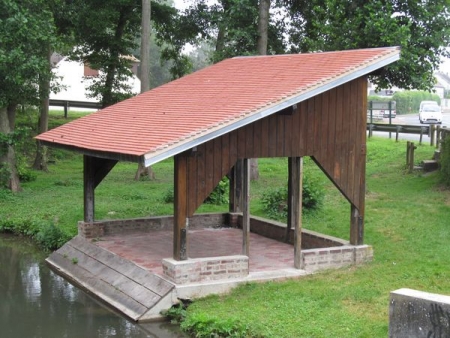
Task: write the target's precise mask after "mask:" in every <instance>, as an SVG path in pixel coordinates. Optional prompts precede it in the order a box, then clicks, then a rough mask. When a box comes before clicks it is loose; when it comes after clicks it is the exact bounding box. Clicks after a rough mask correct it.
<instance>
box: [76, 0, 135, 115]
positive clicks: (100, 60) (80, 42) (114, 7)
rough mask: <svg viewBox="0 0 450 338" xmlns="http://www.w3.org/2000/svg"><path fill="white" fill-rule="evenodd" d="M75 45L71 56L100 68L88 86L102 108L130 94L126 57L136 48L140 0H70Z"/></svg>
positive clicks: (128, 60)
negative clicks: (98, 74)
mask: <svg viewBox="0 0 450 338" xmlns="http://www.w3.org/2000/svg"><path fill="white" fill-rule="evenodd" d="M72 7H73V8H74V10H73V13H74V17H73V23H74V26H75V27H76V29H75V33H74V34H75V43H76V48H75V49H74V51H73V52H72V55H71V58H72V59H74V60H77V61H80V62H84V63H88V64H89V66H90V67H91V68H93V69H98V70H100V71H101V72H100V76H99V77H96V78H94V79H92V80H93V83H92V85H90V87H89V89H90V91H91V96H92V97H95V98H98V99H100V101H101V102H102V105H103V107H107V106H110V105H112V104H114V103H116V102H119V101H122V100H124V99H126V98H128V97H130V96H131V95H132V93H131V88H130V86H129V85H127V84H126V80H127V79H128V78H129V77H130V76H132V71H131V67H130V66H131V63H130V59H129V58H127V57H126V56H128V55H129V53H130V52H131V51H132V50H133V49H134V48H136V37H137V36H139V33H140V28H141V15H140V12H141V2H140V0H110V1H106V2H105V1H102V0H90V1H86V0H73V2H72Z"/></svg>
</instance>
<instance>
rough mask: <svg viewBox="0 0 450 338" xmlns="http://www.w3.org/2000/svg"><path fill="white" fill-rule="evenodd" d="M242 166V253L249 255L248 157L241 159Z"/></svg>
mask: <svg viewBox="0 0 450 338" xmlns="http://www.w3.org/2000/svg"><path fill="white" fill-rule="evenodd" d="M242 168H243V177H242V178H243V185H242V195H243V210H242V254H243V255H246V256H249V255H250V165H249V159H247V158H246V159H244V160H243V161H242Z"/></svg>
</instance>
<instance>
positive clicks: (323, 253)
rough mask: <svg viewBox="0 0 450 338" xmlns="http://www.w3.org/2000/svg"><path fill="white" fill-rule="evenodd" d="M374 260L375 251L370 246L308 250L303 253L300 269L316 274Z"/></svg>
mask: <svg viewBox="0 0 450 338" xmlns="http://www.w3.org/2000/svg"><path fill="white" fill-rule="evenodd" d="M372 259H373V250H372V247H371V246H370V245H358V246H354V245H345V246H338V247H331V248H318V249H308V250H302V251H301V265H300V268H301V269H303V270H306V271H308V272H316V271H319V270H327V269H338V268H342V267H344V266H349V265H354V264H362V263H364V262H368V261H371V260H372Z"/></svg>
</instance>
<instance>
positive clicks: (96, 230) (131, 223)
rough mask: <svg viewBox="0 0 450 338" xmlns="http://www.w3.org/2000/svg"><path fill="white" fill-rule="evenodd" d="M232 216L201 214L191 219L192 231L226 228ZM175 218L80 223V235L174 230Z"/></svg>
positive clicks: (190, 226) (97, 235)
mask: <svg viewBox="0 0 450 338" xmlns="http://www.w3.org/2000/svg"><path fill="white" fill-rule="evenodd" d="M229 219H230V215H229V214H228V213H223V214H216V213H215V214H199V215H194V216H193V217H191V218H189V228H190V229H201V228H211V227H214V228H216V227H226V226H228V224H229ZM172 229H173V216H155V217H142V218H129V219H114V220H101V221H95V222H93V223H85V222H82V221H80V222H78V235H80V236H81V237H84V238H97V237H101V236H104V235H112V234H117V233H121V232H126V231H145V232H148V231H155V230H172Z"/></svg>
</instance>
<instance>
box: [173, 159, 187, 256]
mask: <svg viewBox="0 0 450 338" xmlns="http://www.w3.org/2000/svg"><path fill="white" fill-rule="evenodd" d="M174 166H175V168H174V218H173V222H174V224H173V259H175V260H177V261H182V260H186V259H187V258H188V254H187V244H188V243H187V222H188V218H187V186H188V185H187V157H186V156H184V155H183V154H179V155H176V156H175V160H174Z"/></svg>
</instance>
